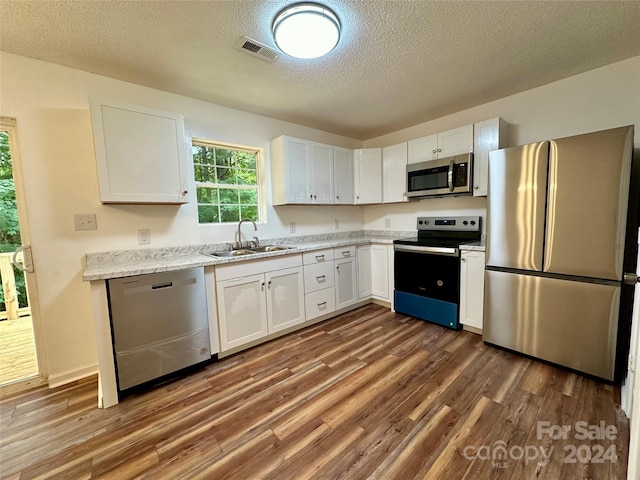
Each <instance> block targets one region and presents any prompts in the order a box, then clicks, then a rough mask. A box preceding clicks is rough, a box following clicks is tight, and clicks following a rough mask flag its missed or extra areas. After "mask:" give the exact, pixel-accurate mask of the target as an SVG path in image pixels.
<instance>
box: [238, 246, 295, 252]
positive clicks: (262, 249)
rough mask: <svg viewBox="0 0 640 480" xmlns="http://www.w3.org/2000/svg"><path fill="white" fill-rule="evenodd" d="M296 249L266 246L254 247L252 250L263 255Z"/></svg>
mask: <svg viewBox="0 0 640 480" xmlns="http://www.w3.org/2000/svg"><path fill="white" fill-rule="evenodd" d="M292 248H295V247H285V246H284V245H264V246H263V247H254V248H250V249H249V250H251V251H252V252H256V253H262V252H277V251H280V250H290V249H292Z"/></svg>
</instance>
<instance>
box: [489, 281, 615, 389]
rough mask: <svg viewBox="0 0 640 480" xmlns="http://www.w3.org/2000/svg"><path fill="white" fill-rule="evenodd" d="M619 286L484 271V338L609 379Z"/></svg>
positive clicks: (613, 359)
mask: <svg viewBox="0 0 640 480" xmlns="http://www.w3.org/2000/svg"><path fill="white" fill-rule="evenodd" d="M619 304H620V287H619V286H616V285H602V284H595V283H584V282H575V281H569V280H559V279H555V278H546V277H537V276H531V275H520V274H515V273H505V272H498V271H489V270H487V271H485V304H484V305H485V307H484V328H483V332H482V338H483V340H484V341H485V342H488V343H491V344H494V345H498V346H501V347H505V348H508V349H510V350H515V351H517V352H521V353H524V354H526V355H531V356H533V357H536V358H540V359H543V360H547V361H550V362H553V363H556V364H559V365H564V366H566V367H569V368H572V369H574V370H578V371H580V372H585V373H588V374H591V375H595V376H597V377H600V378H604V379H607V380H613V377H614V370H615V354H616V340H617V330H618V310H619Z"/></svg>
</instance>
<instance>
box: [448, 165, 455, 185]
mask: <svg viewBox="0 0 640 480" xmlns="http://www.w3.org/2000/svg"><path fill="white" fill-rule="evenodd" d="M454 165H455V162H454V161H453V160H451V161H450V162H449V171H448V172H447V183H448V184H449V191H450V192H453V166H454Z"/></svg>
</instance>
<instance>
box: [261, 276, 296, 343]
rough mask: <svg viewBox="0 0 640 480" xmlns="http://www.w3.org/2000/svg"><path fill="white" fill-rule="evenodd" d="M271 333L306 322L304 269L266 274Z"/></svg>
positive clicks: (268, 322) (268, 319)
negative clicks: (303, 293)
mask: <svg viewBox="0 0 640 480" xmlns="http://www.w3.org/2000/svg"><path fill="white" fill-rule="evenodd" d="M265 280H266V281H267V324H268V326H269V333H273V332H277V331H279V330H284V329H285V328H289V327H293V326H294V325H297V324H299V323H302V322H304V320H305V316H304V303H303V302H304V300H303V299H304V297H303V295H302V292H303V291H304V285H303V281H302V267H294V268H288V269H286V270H278V271H276V272H269V273H266V274H265Z"/></svg>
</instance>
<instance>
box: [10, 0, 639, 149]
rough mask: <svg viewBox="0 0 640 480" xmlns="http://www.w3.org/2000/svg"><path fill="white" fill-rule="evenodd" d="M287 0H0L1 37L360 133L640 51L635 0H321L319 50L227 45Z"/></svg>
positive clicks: (41, 55)
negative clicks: (322, 52) (333, 26)
mask: <svg viewBox="0 0 640 480" xmlns="http://www.w3.org/2000/svg"><path fill="white" fill-rule="evenodd" d="M288 3H294V1H289V2H286V1H284V0H263V1H257V0H237V1H215V0H211V1H146V0H143V1H138V0H127V1H119V2H116V1H112V0H109V1H100V0H92V1H89V0H86V1H43V0H40V1H28V0H19V1H13V0H0V48H1V49H2V50H4V51H7V52H11V53H16V54H19V55H24V56H27V57H33V58H37V59H41V60H45V61H48V62H53V63H58V64H61V65H66V66H69V67H73V68H77V69H81V70H86V71H89V72H93V73H97V74H100V75H105V76H107V77H112V78H117V79H120V80H125V81H128V82H132V83H136V84H140V85H146V86H149V87H153V88H157V89H160V90H165V91H169V92H174V93H178V94H182V95H186V96H189V97H193V98H197V99H201V100H205V101H208V102H213V103H216V104H219V105H225V106H228V107H232V108H236V109H240V110H245V111H249V112H254V113H258V114H262V115H267V116H269V117H273V118H278V119H282V120H285V121H290V122H294V123H298V124H302V125H307V126H310V127H314V128H318V129H321V130H325V131H328V132H334V133H337V134H341V135H345V136H348V137H352V138H356V139H361V140H365V139H368V138H372V137H375V136H378V135H381V134H384V133H388V132H390V131H394V130H398V129H400V128H404V127H407V126H411V125H415V124H417V123H421V122H424V121H428V120H431V119H434V118H438V117H440V116H443V115H446V114H449V113H453V112H456V111H460V110H463V109H466V108H470V107H472V106H474V105H479V104H482V103H485V102H488V101H491V100H495V99H497V98H501V97H504V96H507V95H510V94H513V93H517V92H520V91H524V90H527V89H530V88H533V87H536V86H539V85H543V84H545V83H549V82H552V81H555V80H558V79H561V78H565V77H568V76H571V75H575V74H577V73H581V72H584V71H587V70H590V69H593V68H597V67H599V66H602V65H606V64H609V63H613V62H616V61H620V60H623V59H625V58H629V57H632V56H636V55H640V28H639V27H638V26H639V25H640V2H638V1H630V2H625V1H614V2H599V1H578V2H573V1H552V2H544V1H497V2H487V1H470V2H462V1H443V2H440V1H418V0H416V1H406V0H395V1H394V0H366V1H359V0H351V1H346V0H326V1H325V2H324V3H325V4H326V5H327V6H329V7H330V8H332V9H333V10H334V11H335V12H336V13H337V14H338V16H339V17H340V20H341V22H342V26H343V31H342V37H341V41H340V43H339V45H338V47H337V48H336V49H335V50H334V51H333V52H331V53H330V54H329V55H327V56H326V57H323V58H321V59H315V60H297V59H293V58H290V57H287V56H285V55H283V56H282V57H281V58H280V59H279V60H278V61H276V62H275V63H268V62H265V61H263V60H260V59H258V58H255V57H252V56H250V55H248V54H246V53H244V52H241V51H239V50H237V49H236V48H235V46H236V44H237V43H238V41H239V40H240V38H241V37H242V36H243V35H246V36H248V37H250V38H253V39H255V40H258V41H260V42H263V43H265V44H267V45H268V46H270V47H273V48H275V44H274V42H273V39H272V38H271V34H270V25H271V21H272V20H273V17H274V16H275V14H276V13H277V12H278V11H279V10H280V9H281V8H283V7H284V6H285V5H286V4H288Z"/></svg>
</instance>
